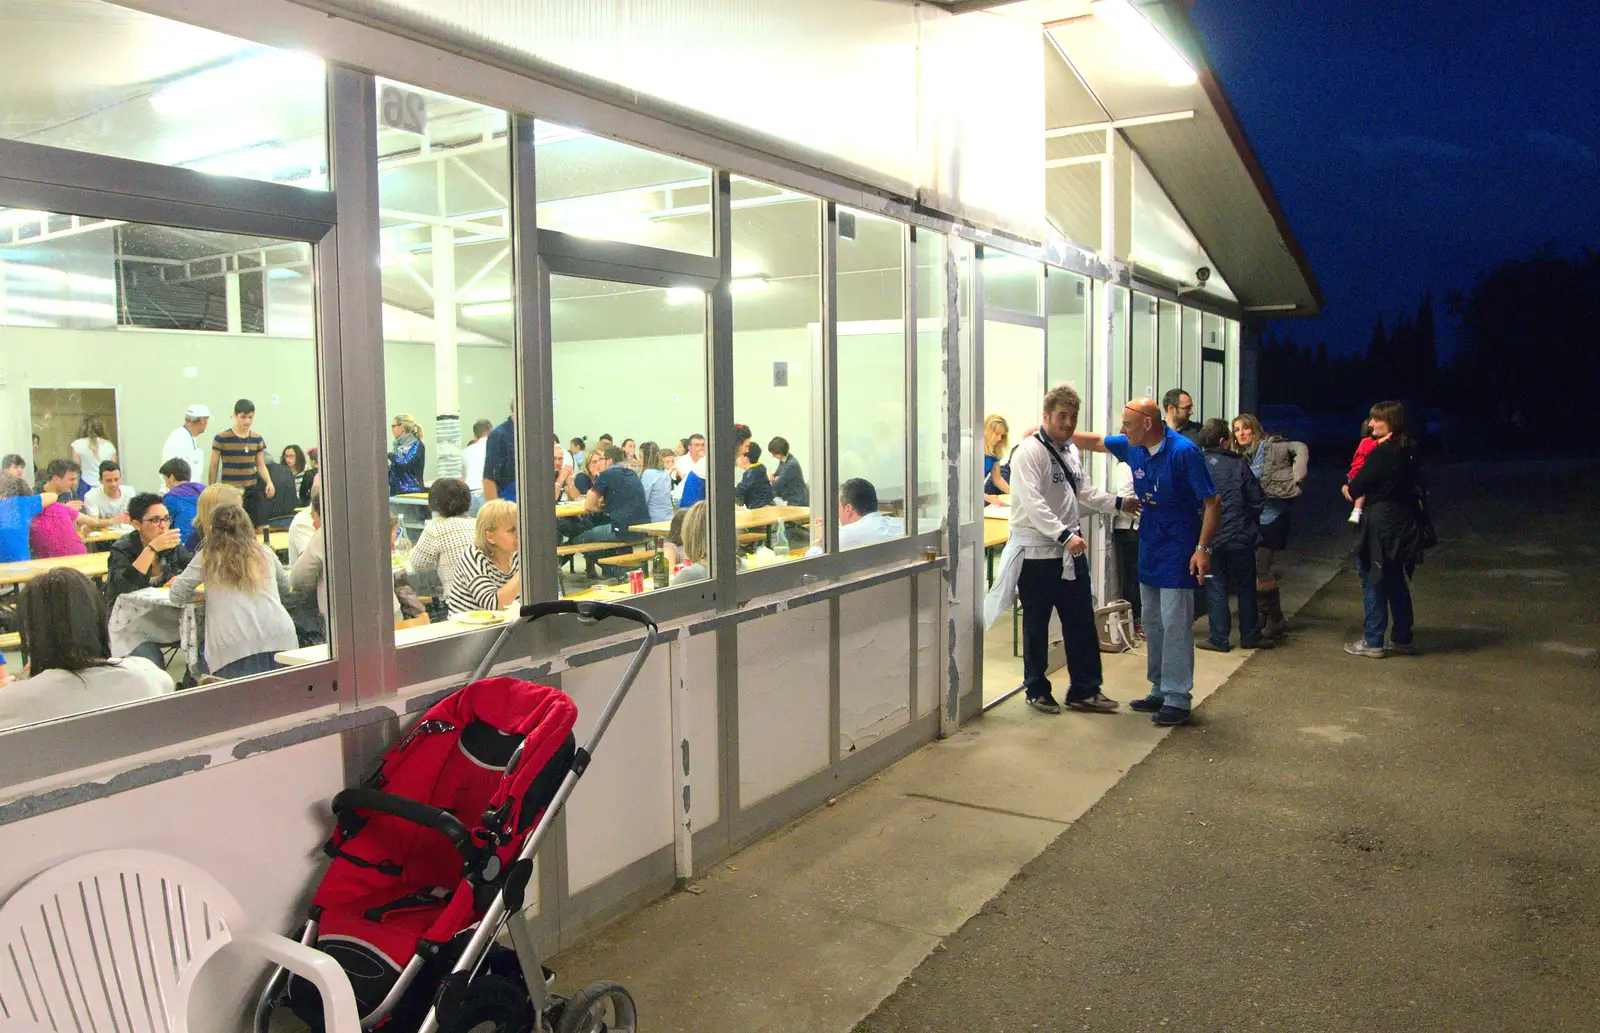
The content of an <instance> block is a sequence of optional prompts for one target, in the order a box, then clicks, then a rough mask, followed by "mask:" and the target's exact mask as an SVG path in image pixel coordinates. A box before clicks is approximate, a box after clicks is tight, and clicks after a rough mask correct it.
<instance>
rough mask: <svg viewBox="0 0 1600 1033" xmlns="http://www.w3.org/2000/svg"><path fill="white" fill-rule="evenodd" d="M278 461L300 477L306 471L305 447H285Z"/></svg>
mask: <svg viewBox="0 0 1600 1033" xmlns="http://www.w3.org/2000/svg"><path fill="white" fill-rule="evenodd" d="M278 462H280V463H282V464H283V465H284V466H287V467H288V468H289V469H290V470H291V471H292V472H293V473H294V475H295V476H296V477H299V476H300V475H301V474H303V473H305V472H306V453H305V449H303V448H301V447H300V446H299V445H288V446H286V447H285V448H284V450H283V454H282V455H280V456H279V457H278Z"/></svg>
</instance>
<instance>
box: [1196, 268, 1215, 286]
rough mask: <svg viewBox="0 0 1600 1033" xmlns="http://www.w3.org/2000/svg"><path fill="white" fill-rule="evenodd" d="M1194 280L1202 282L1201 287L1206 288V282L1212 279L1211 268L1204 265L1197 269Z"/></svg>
mask: <svg viewBox="0 0 1600 1033" xmlns="http://www.w3.org/2000/svg"><path fill="white" fill-rule="evenodd" d="M1194 278H1195V279H1196V280H1199V281H1200V284H1201V286H1204V285H1205V282H1206V281H1207V280H1209V279H1211V267H1210V266H1208V265H1203V266H1201V267H1200V268H1198V269H1196V270H1195V271H1194Z"/></svg>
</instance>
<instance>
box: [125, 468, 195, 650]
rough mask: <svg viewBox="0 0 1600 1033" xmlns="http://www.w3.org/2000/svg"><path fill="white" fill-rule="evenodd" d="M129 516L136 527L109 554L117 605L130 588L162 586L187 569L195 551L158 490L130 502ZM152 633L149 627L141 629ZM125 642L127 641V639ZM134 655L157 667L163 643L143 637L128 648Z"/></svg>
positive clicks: (143, 494)
mask: <svg viewBox="0 0 1600 1033" xmlns="http://www.w3.org/2000/svg"><path fill="white" fill-rule="evenodd" d="M128 519H129V520H131V521H133V530H132V531H129V532H128V533H127V534H125V535H123V536H122V537H121V538H118V539H117V540H116V541H115V542H112V543H111V553H110V555H109V556H107V557H106V607H107V610H108V611H109V610H111V609H113V608H115V607H116V605H117V599H118V598H119V597H120V596H122V595H123V594H124V593H127V592H137V591H139V590H140V589H141V588H160V587H161V586H162V585H165V584H168V583H169V582H171V581H172V579H173V578H175V577H177V576H178V575H179V574H181V573H183V569H184V568H185V567H187V566H188V565H189V561H190V560H192V559H193V558H194V555H193V554H192V553H190V552H189V550H188V549H185V548H184V547H183V542H182V541H181V540H180V539H181V537H182V536H181V535H180V534H179V533H178V529H177V528H175V527H173V526H172V516H171V514H169V513H168V512H167V506H166V503H165V502H163V501H162V499H161V496H160V495H157V494H155V493H154V492H148V491H147V492H141V493H139V494H138V495H135V496H134V497H133V500H132V501H131V502H129V503H128ZM140 631H142V632H143V634H138V632H135V634H138V637H139V638H143V637H144V635H147V634H150V632H149V630H148V629H140ZM124 646H125V643H124ZM128 655H130V656H142V657H144V658H145V659H146V660H149V661H151V662H152V663H154V664H155V665H156V666H157V667H160V666H162V657H161V647H160V646H158V645H156V644H155V643H154V642H148V641H141V642H140V643H139V644H138V645H137V646H135V647H134V648H132V649H130V650H128Z"/></svg>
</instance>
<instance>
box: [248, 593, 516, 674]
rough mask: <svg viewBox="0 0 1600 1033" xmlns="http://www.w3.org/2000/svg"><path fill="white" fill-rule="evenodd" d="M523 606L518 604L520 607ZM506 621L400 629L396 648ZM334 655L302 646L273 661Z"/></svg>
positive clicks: (510, 615) (294, 662)
mask: <svg viewBox="0 0 1600 1033" xmlns="http://www.w3.org/2000/svg"><path fill="white" fill-rule="evenodd" d="M521 605H522V604H521V603H518V604H517V606H518V607H520V606H521ZM501 612H503V613H504V614H505V615H506V620H515V619H516V612H517V611H516V607H513V608H511V609H507V610H503V611H501ZM503 627H505V621H501V622H500V623H498V624H468V623H465V622H463V621H454V620H446V621H439V622H437V623H435V624H422V625H418V626H417V627H415V628H398V629H396V630H395V633H394V644H395V645H396V646H401V647H404V646H414V645H416V644H417V643H419V642H431V641H433V640H434V639H437V638H448V637H449V636H451V635H460V634H464V633H466V632H468V631H481V630H483V629H484V628H497V629H498V628H503ZM331 655H332V654H331V653H329V652H328V647H327V646H326V645H321V646H302V647H300V648H299V649H285V650H283V651H282V652H280V653H277V654H275V655H274V656H273V659H274V660H276V661H278V663H280V664H283V665H284V666H286V667H301V666H304V665H305V664H317V663H321V662H322V661H324V660H327V659H328V658H329V657H330V656H331Z"/></svg>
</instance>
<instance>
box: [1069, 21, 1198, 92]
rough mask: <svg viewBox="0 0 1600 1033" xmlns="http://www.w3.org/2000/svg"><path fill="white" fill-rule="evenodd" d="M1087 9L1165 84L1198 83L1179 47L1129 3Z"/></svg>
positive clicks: (1185, 84) (1191, 67)
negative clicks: (1144, 61) (1138, 55)
mask: <svg viewBox="0 0 1600 1033" xmlns="http://www.w3.org/2000/svg"><path fill="white" fill-rule="evenodd" d="M1089 10H1090V12H1091V13H1092V14H1093V15H1094V16H1095V17H1096V18H1099V19H1100V20H1101V21H1103V22H1105V23H1106V24H1107V25H1109V26H1111V27H1112V28H1113V29H1115V30H1116V31H1117V33H1118V35H1120V36H1121V37H1122V38H1123V39H1124V40H1126V41H1127V42H1129V43H1131V44H1133V46H1134V47H1135V48H1136V49H1137V50H1138V51H1139V53H1140V55H1141V56H1143V57H1144V59H1145V60H1147V61H1149V62H1150V63H1151V64H1153V65H1155V66H1156V67H1157V68H1159V69H1160V70H1161V74H1162V75H1163V76H1165V77H1166V80H1167V84H1168V85H1170V86H1193V85H1194V84H1195V83H1197V82H1199V81H1200V77H1199V76H1198V75H1196V74H1195V70H1194V67H1193V66H1192V65H1190V64H1189V62H1188V61H1186V60H1185V59H1184V56H1183V55H1182V54H1180V53H1178V48H1177V47H1174V46H1173V45H1172V43H1171V41H1169V40H1168V39H1167V37H1165V36H1163V35H1162V34H1161V30H1160V29H1158V28H1156V27H1155V26H1154V25H1152V24H1151V23H1150V19H1148V18H1146V17H1145V16H1144V15H1143V14H1140V13H1139V11H1138V9H1137V8H1135V7H1134V6H1133V5H1132V4H1131V3H1129V2H1128V0H1094V2H1093V3H1091V4H1090V5H1089Z"/></svg>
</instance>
